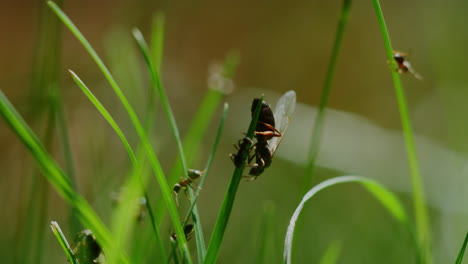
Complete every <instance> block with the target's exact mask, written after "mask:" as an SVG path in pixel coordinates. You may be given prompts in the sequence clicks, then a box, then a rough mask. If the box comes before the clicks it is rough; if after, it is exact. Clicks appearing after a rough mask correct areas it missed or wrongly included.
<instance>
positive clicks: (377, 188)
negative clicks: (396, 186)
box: [283, 176, 409, 264]
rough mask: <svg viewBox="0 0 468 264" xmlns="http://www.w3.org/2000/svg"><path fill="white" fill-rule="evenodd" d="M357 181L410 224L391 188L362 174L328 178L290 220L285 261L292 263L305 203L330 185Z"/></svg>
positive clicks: (396, 217) (309, 193) (304, 200)
mask: <svg viewBox="0 0 468 264" xmlns="http://www.w3.org/2000/svg"><path fill="white" fill-rule="evenodd" d="M349 182H356V183H360V184H361V185H362V186H363V187H364V188H366V189H367V190H368V191H369V192H370V193H371V194H372V195H374V197H375V198H376V199H377V200H379V201H380V203H381V204H382V205H383V206H384V207H385V208H386V209H387V210H388V211H389V212H390V214H391V215H392V216H393V217H394V218H395V219H396V220H398V221H399V222H400V223H401V224H402V225H403V226H405V228H407V227H408V226H409V223H408V216H407V215H406V212H405V210H404V209H403V206H402V205H401V203H400V201H399V200H398V198H397V197H396V196H395V195H394V194H393V193H392V192H390V191H389V190H387V189H386V188H385V187H384V186H383V185H381V184H380V183H378V182H376V181H374V180H371V179H368V178H365V177H361V176H341V177H336V178H332V179H329V180H326V181H324V182H321V183H320V184H318V185H316V186H315V187H313V188H312V189H310V190H309V191H308V192H307V193H306V194H305V195H304V197H303V198H302V201H301V202H300V203H299V206H298V207H297V208H296V210H295V211H294V214H293V215H292V217H291V220H290V221H289V226H288V231H287V233H286V239H285V242H284V252H283V263H288V264H290V263H291V253H292V242H293V237H294V229H295V226H296V221H297V219H298V218H299V214H300V213H301V212H302V208H303V207H304V204H305V203H306V202H307V201H308V200H309V199H310V198H312V197H313V196H314V195H315V194H317V193H318V192H319V191H322V190H324V189H326V188H328V187H331V186H335V185H337V184H340V183H349Z"/></svg>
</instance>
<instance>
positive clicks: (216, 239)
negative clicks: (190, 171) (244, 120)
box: [203, 95, 263, 264]
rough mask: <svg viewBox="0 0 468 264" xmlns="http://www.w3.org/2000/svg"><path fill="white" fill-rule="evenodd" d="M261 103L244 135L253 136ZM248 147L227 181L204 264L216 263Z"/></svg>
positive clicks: (261, 98)
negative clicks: (227, 184) (226, 188)
mask: <svg viewBox="0 0 468 264" xmlns="http://www.w3.org/2000/svg"><path fill="white" fill-rule="evenodd" d="M262 100H263V95H262V96H261V97H260V102H261V101H262ZM261 105H262V104H257V108H256V109H255V112H254V114H253V116H252V121H251V122H250V125H249V130H248V131H247V135H246V136H247V137H249V138H253V136H254V130H255V127H256V126H257V123H258V117H259V116H260V109H261ZM248 148H249V146H247V148H246V150H245V151H244V152H243V153H242V156H241V157H242V165H241V166H240V167H238V168H237V167H236V168H235V169H234V173H233V175H232V178H231V182H230V183H229V186H228V190H227V192H226V195H225V196H224V200H223V204H222V205H221V209H220V211H219V214H218V218H217V220H216V224H215V227H214V230H213V233H212V234H211V239H210V243H209V244H208V249H207V252H206V257H205V260H204V261H203V263H205V264H210V263H216V259H217V258H218V254H219V248H220V247H221V243H222V242H223V237H224V232H225V231H226V226H227V223H228V221H229V217H230V215H231V211H232V207H233V205H234V200H235V199H236V193H237V189H238V188H239V184H240V181H241V179H242V174H243V172H244V169H245V161H246V159H247V156H248V153H247V149H248Z"/></svg>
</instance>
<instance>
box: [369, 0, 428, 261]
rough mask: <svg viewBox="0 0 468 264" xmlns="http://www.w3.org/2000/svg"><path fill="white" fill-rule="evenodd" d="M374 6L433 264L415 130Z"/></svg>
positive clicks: (421, 237)
mask: <svg viewBox="0 0 468 264" xmlns="http://www.w3.org/2000/svg"><path fill="white" fill-rule="evenodd" d="M372 4H373V5H374V10H375V15H376V16H377V21H378V23H379V27H380V31H381V33H382V38H383V42H384V46H385V52H386V55H387V60H388V61H389V62H390V72H391V74H392V79H393V85H394V87H395V94H396V97H397V102H398V110H399V112H400V119H401V124H402V128H403V136H404V138H405V145H406V153H407V155H408V164H409V167H410V174H411V183H412V186H413V208H414V213H415V219H416V228H417V237H418V241H419V243H420V247H421V248H422V255H423V257H424V259H425V263H431V261H432V253H431V232H430V224H429V216H428V212H427V207H426V204H425V198H424V186H423V181H422V178H421V173H420V170H419V163H418V158H417V154H416V146H415V143H414V136H413V130H412V128H411V121H410V117H409V114H408V106H407V104H406V98H405V93H404V90H403V86H402V84H401V79H400V75H399V74H398V72H397V71H396V69H397V65H396V63H395V61H394V59H393V49H392V44H391V41H390V35H389V33H388V30H387V26H386V24H385V19H384V16H383V13H382V8H381V7H380V3H379V1H378V0H372Z"/></svg>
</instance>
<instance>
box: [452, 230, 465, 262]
mask: <svg viewBox="0 0 468 264" xmlns="http://www.w3.org/2000/svg"><path fill="white" fill-rule="evenodd" d="M467 244H468V232H467V233H466V236H465V241H463V245H462V247H461V249H460V253H458V257H457V261H456V262H455V263H456V264H461V263H462V261H463V255H465V249H466V245H467Z"/></svg>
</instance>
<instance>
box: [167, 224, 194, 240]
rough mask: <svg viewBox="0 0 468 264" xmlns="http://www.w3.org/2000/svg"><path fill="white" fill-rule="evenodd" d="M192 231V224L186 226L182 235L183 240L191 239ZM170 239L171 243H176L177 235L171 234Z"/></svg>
mask: <svg viewBox="0 0 468 264" xmlns="http://www.w3.org/2000/svg"><path fill="white" fill-rule="evenodd" d="M193 231H194V225H193V224H187V225H186V226H185V227H184V235H185V238H186V239H187V241H189V240H190V239H191V238H192V236H193ZM170 239H171V241H177V234H176V233H172V234H171V236H170Z"/></svg>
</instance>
